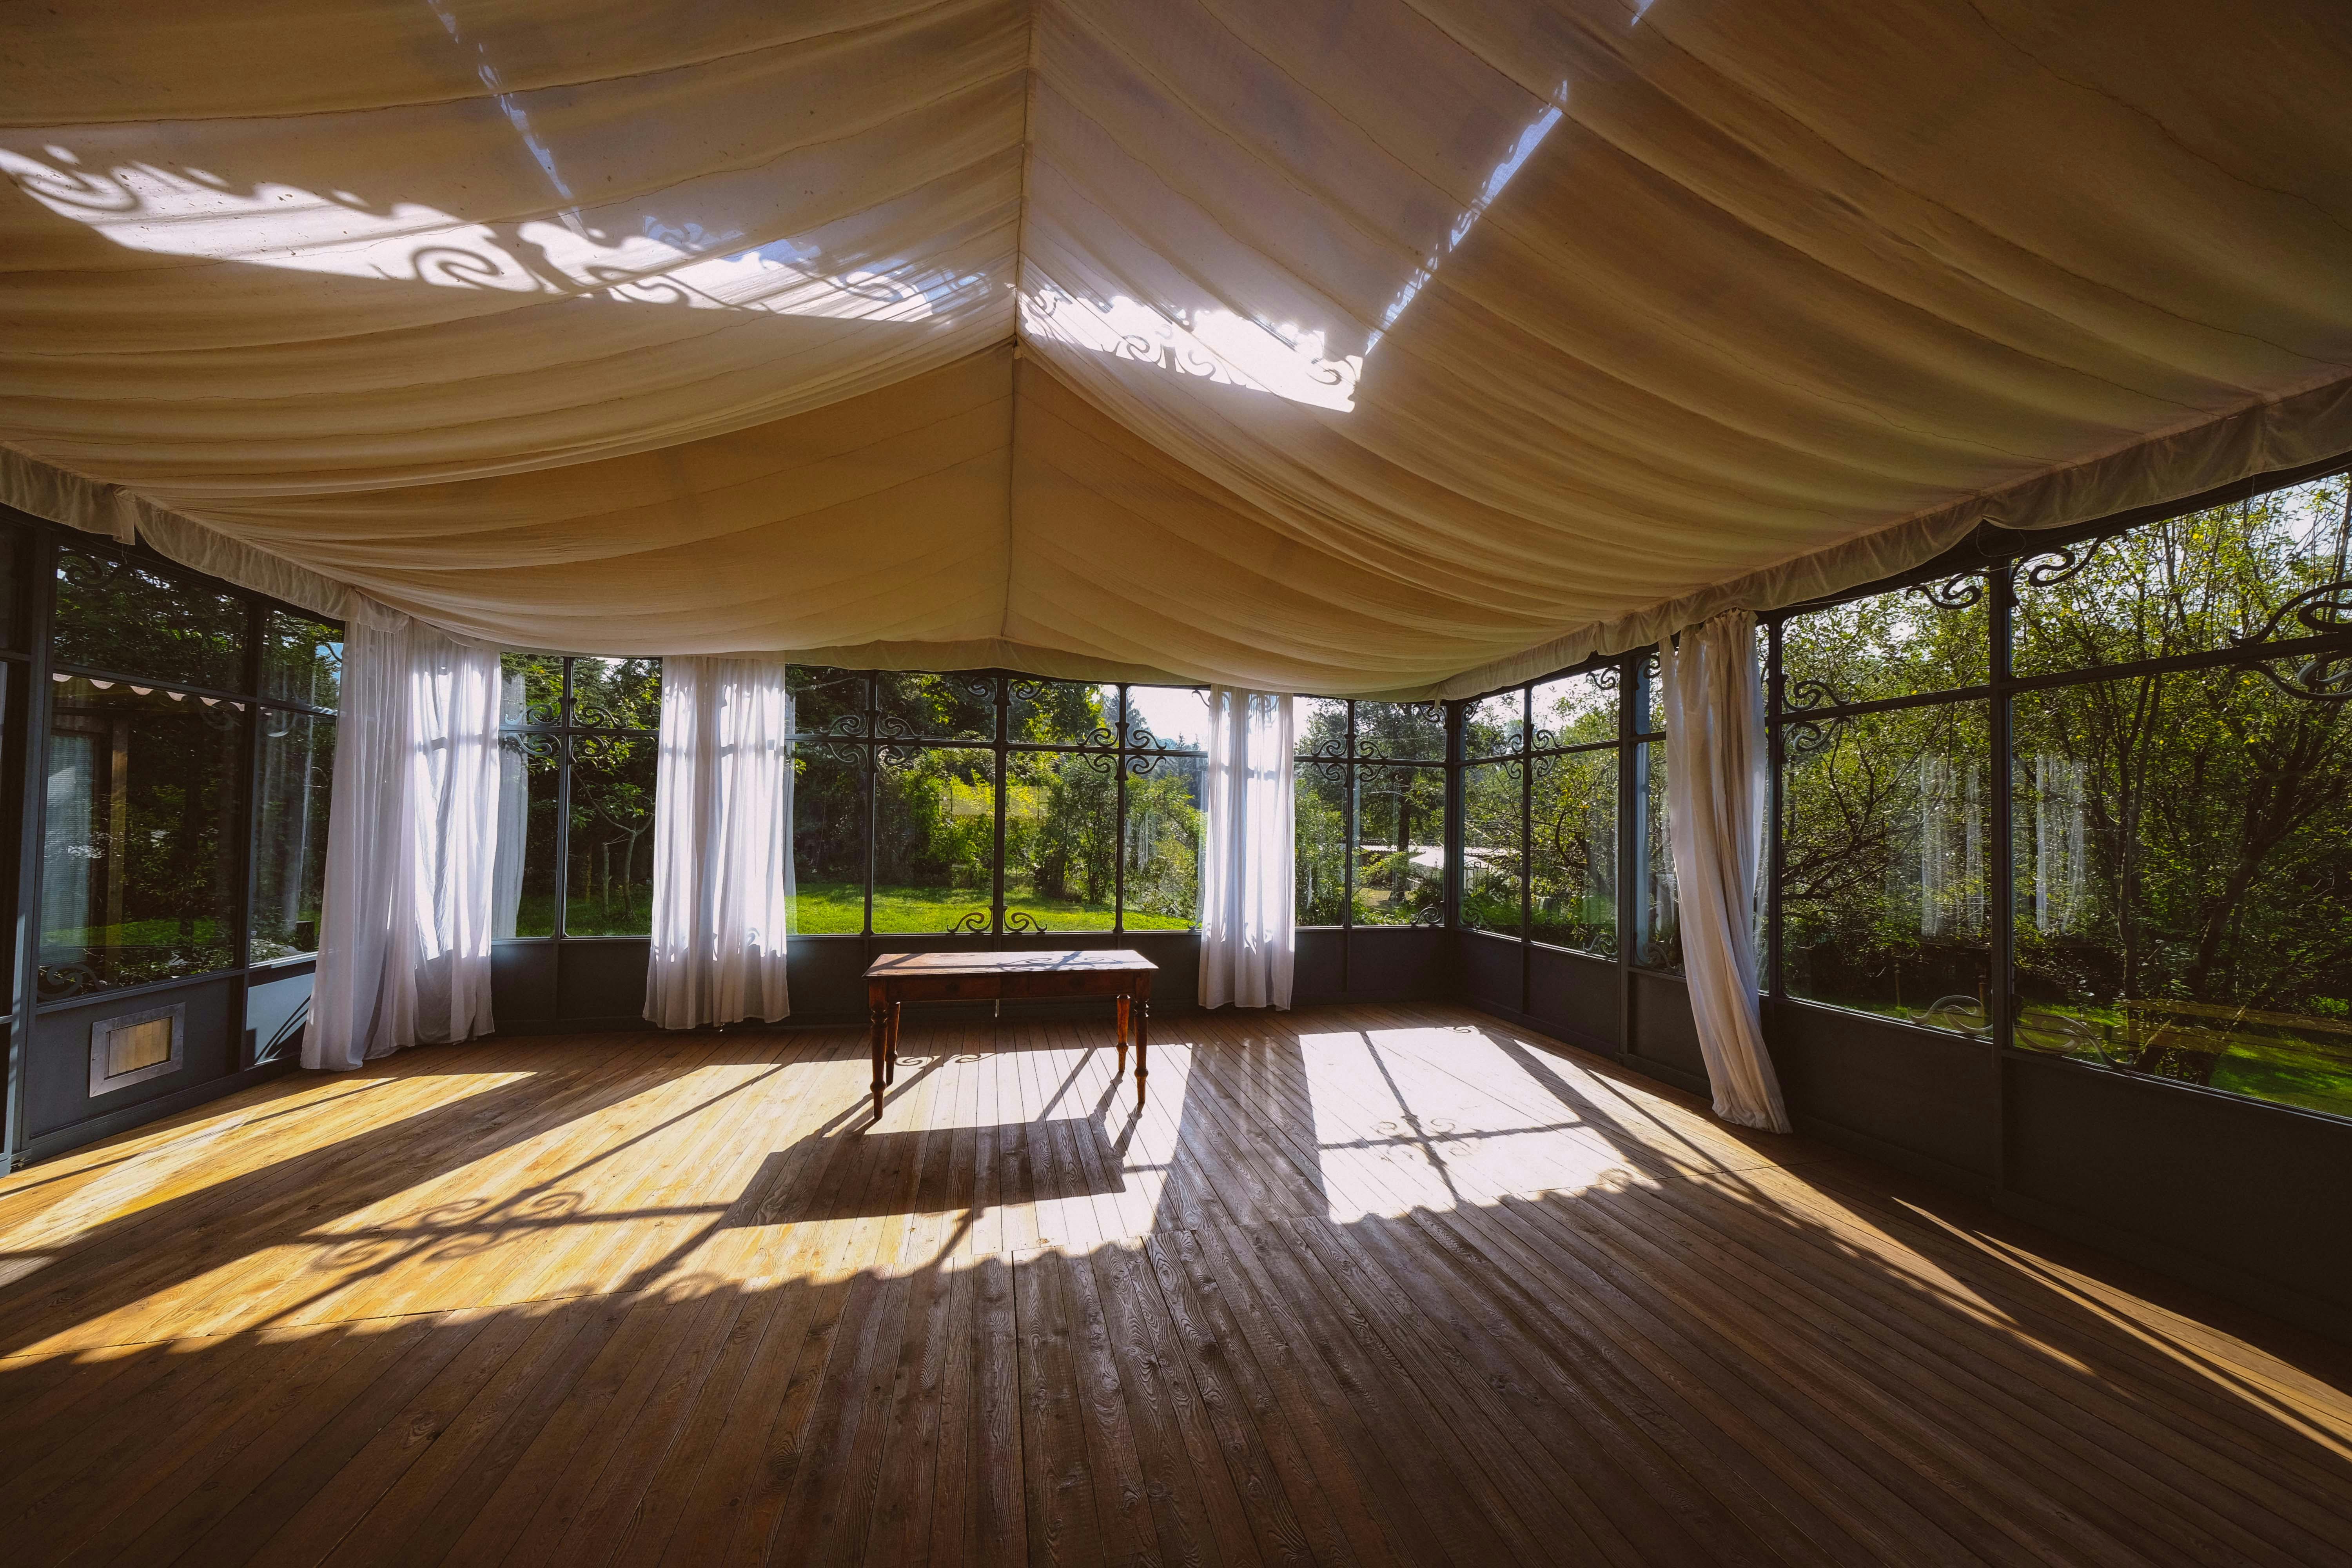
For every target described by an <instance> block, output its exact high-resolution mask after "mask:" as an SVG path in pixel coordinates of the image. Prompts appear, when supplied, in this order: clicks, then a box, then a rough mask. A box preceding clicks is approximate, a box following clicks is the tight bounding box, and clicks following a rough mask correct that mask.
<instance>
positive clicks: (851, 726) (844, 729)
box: [824, 713, 866, 739]
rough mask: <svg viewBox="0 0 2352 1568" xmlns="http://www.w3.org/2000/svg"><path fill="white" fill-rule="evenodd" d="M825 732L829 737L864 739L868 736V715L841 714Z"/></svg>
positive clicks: (827, 726)
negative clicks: (841, 736)
mask: <svg viewBox="0 0 2352 1568" xmlns="http://www.w3.org/2000/svg"><path fill="white" fill-rule="evenodd" d="M824 732H825V733H826V734H828V735H844V736H848V737H851V738H854V739H863V738H864V737H865V734H866V715H865V714H863V713H844V714H841V715H839V716H838V717H836V718H835V720H834V721H833V722H832V723H830V724H828V725H826V726H825V727H824Z"/></svg>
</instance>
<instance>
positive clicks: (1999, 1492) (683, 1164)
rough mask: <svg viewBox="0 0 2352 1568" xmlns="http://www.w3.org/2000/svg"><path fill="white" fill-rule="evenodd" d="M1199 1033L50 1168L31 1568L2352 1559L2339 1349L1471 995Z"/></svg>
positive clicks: (0, 1485) (438, 1079) (0, 1494)
mask: <svg viewBox="0 0 2352 1568" xmlns="http://www.w3.org/2000/svg"><path fill="white" fill-rule="evenodd" d="M1156 1032H1157V1033H1159V1034H1160V1040H1159V1041H1158V1042H1156V1043H1155V1045H1154V1047H1153V1052H1152V1075H1151V1101H1150V1106H1149V1107H1148V1108H1147V1109H1146V1110H1145V1111H1144V1112H1143V1114H1141V1115H1140V1116H1137V1115H1136V1114H1134V1111H1133V1094H1132V1082H1131V1080H1127V1081H1115V1080H1114V1078H1113V1074H1112V1064H1111V1053H1110V1051H1109V1050H1108V1048H1107V1038H1108V1036H1107V1032H1106V1031H1105V1030H1104V1029H1102V1028H1101V1027H1099V1026H1090V1025H1084V1024H1082V1023H1081V1022H1080V1020H1078V1019H1077V1018H1076V1017H1075V1016H1073V1017H1072V1018H1070V1019H1069V1020H1068V1021H1066V1022H1064V1023H1046V1024H1040V1023H1035V1022H1029V1023H1021V1024H1013V1023H1007V1024H1004V1025H1003V1026H997V1025H994V1024H992V1023H990V1022H989V1021H987V1020H984V1019H983V1020H979V1021H976V1022H970V1023H955V1024H952V1025H950V1026H936V1025H935V1026H929V1027H926V1026H922V1025H921V1024H920V1023H919V1021H912V1020H910V1023H909V1026H908V1034H907V1040H906V1046H905V1049H906V1050H907V1052H908V1058H909V1059H908V1065H907V1066H905V1067H902V1068H900V1070H899V1074H898V1088H897V1089H896V1091H895V1092H894V1094H893V1096H892V1098H891V1100H890V1102H889V1106H888V1109H887V1114H886V1115H885V1117H884V1119H883V1121H882V1122H881V1124H880V1125H879V1126H878V1128H877V1127H872V1126H869V1125H868V1123H867V1112H866V1078H867V1066H866V1053H865V1042H864V1040H863V1038H862V1037H861V1036H860V1035H858V1034H856V1033H854V1032H852V1031H848V1030H837V1031H791V1032H751V1033H744V1032H733V1033H729V1034H724V1035H693V1036H686V1037H657V1036H611V1035H599V1036H593V1037H578V1038H571V1039H557V1040H547V1039H540V1040H530V1041H511V1042H496V1041H493V1042H490V1043H487V1044H481V1045H475V1046H466V1047H430V1048H427V1049H424V1050H418V1051H414V1052H410V1053H408V1054H406V1055H404V1056H402V1057H399V1058H394V1059H393V1060H391V1061H390V1062H387V1063H382V1064H378V1065H376V1066H374V1067H373V1068H370V1069H369V1070H367V1071H365V1072H362V1073H357V1074H352V1075H349V1076H341V1077H331V1076H326V1075H317V1074H304V1075H298V1076H296V1077H293V1078H289V1079H280V1080H278V1081H277V1082H274V1083H272V1084H269V1085H267V1086H265V1087H263V1088H261V1089H255V1090H251V1091H248V1092H247V1093H244V1094H241V1095H239V1096H238V1097H236V1098H235V1099H233V1100H224V1101H221V1102H218V1103H217V1104H215V1105H213V1106H209V1107H206V1108H205V1110H202V1111H200V1112H197V1113H194V1114H191V1115H187V1116H184V1117H181V1118H179V1119H177V1120H175V1121H171V1122H168V1123H164V1124H162V1125H160V1126H157V1127H154V1128H152V1129H148V1130H145V1131H142V1132H140V1133H138V1134H136V1135H134V1136H131V1137H127V1138H121V1139H117V1140H115V1141H114V1142H110V1143H107V1144H102V1145H100V1146H97V1147H94V1148H92V1149H89V1150H86V1151H83V1152H79V1153H77V1154H73V1155H70V1156H68V1157H65V1158H62V1159H59V1160H57V1161H55V1162H53V1163H48V1164H46V1165H41V1166H37V1167H35V1168H33V1169H31V1170H29V1171H25V1172H20V1173H16V1175H14V1176H10V1177H7V1178H5V1180H0V1356H5V1360H0V1559H5V1561H6V1562H7V1563H10V1564H13V1565H21V1568H30V1565H31V1564H34V1563H54V1562H65V1561H68V1560H70V1561H75V1562H114V1561H123V1562H138V1563H166V1562H187V1563H235V1562H245V1561H248V1560H250V1561H258V1562H267V1563H314V1562H322V1561H332V1562H336V1563H401V1564H409V1563H438V1562H450V1563H494V1562H495V1563H505V1562H517V1563H555V1564H573V1563H657V1562H664V1563H692V1564H703V1563H721V1562H738V1561H740V1562H759V1561H774V1562H779V1563H852V1562H858V1561H864V1562H868V1563H923V1562H929V1563H964V1562H997V1561H1006V1562H1010V1561H1020V1560H1023V1559H1027V1560H1029V1561H1033V1562H1055V1563H1092V1562H1098V1561H1118V1562H1157V1563H1245V1562H1256V1561H1260V1560H1277V1561H1290V1562H1306V1561H1316V1562H1332V1563H1344V1562H1356V1563H1440V1562H1449V1561H1450V1562H1455V1563H1465V1564H1485V1563H1499V1562H1506V1561H1518V1562H1523V1563H1582V1562H1593V1563H1601V1562H1606V1563H1772V1562H1787V1563H1813V1562H1824V1563H1906V1564H1930V1563H1979V1562H1983V1563H2056V1564H2078V1563H2179V1564H2199V1565H2202V1564H2210V1563H2281V1564H2284V1563H2296V1564H2308V1563H2352V1518H2347V1510H2352V1400H2347V1396H2346V1394H2345V1392H2344V1391H2345V1389H2346V1387H2347V1382H2346V1378H2345V1366H2346V1359H2345V1357H2344V1356H2343V1354H2342V1353H2341V1352H2338V1351H2336V1349H2334V1348H2333V1347H2328V1346H2325V1345H2322V1344H2319V1343H2317V1342H2312V1341H2309V1340H2306V1339H2303V1338H2300V1337H2299V1336H2297V1335H2294V1334H2293V1333H2290V1332H2288V1331H2284V1330H2282V1329H2275V1328H2273V1327H2271V1326H2268V1325H2265V1324H2263V1323H2262V1322H2260V1321H2256V1320H2252V1319H2248V1318H2245V1317H2242V1316H2231V1315H2230V1314H2227V1313H2225V1312H2223V1311H2222V1310H2221V1309H2219V1308H2216V1307H2212V1306H2210V1305H2206V1306H2201V1307H2200V1306H2198V1305H2196V1304H2194V1302H2193V1301H2190V1300H2189V1299H2188V1298H2186V1297H2185V1296H2183V1295H2182V1294H2181V1293H2179V1292H2178V1291H2164V1290H2161V1289H2158V1287H2155V1286H2154V1285H2153V1284H2152V1283H2151V1282H2150V1281H2149V1280H2147V1279H2144V1278H2141V1277H2139V1276H2137V1275H2136V1274H2134V1273H2133V1272H2132V1271H2130V1270H2127V1269H2126V1268H2123V1267H2122V1266H2120V1265H2116V1264H2111V1263H2104V1262H2102V1261H2100V1260H2099V1259H2098V1258H2096V1257H2095V1256H2094V1255H2090V1254H2087V1253H2084V1252H2082V1251H2080V1250H2079V1249H2075V1248H2073V1247H2065V1246H2062V1245H2060V1244H2057V1243H2055V1242H2053V1241H2050V1240H2049V1239H2048V1238H2046V1237H2040V1236H2038V1235H2037V1234H2036V1233H2033V1232H2031V1231H2028V1230H2026V1229H2024V1228H2022V1227H2020V1226H2014V1225H2011V1224H2009V1223H2008V1222H2005V1221H1995V1220H1993V1219H1991V1218H1990V1217H1989V1216H1987V1215H1984V1214H1981V1213H1979V1212H1977V1211H1975V1210H1974V1209H1972V1208H1971V1206H1970V1205H1968V1204H1966V1203H1965V1202H1961V1201H1959V1200H1955V1199H1948V1198H1939V1197H1937V1196H1936V1195H1934V1194H1933V1193H1932V1192H1930V1191H1929V1190H1927V1189H1924V1188H1916V1187H1915V1186H1913V1185H1911V1184H1906V1182H1904V1181H1903V1180H1902V1179H1900V1178H1896V1177H1894V1176H1892V1175H1890V1174H1888V1173H1885V1172H1884V1171H1881V1170H1878V1169H1876V1168H1874V1167H1872V1166H1868V1165H1865V1164H1864V1163H1860V1162H1857V1161H1854V1160H1852V1159H1850V1158H1847V1157H1844V1156H1843V1155H1839V1154H1835V1153H1833V1152H1830V1151H1828V1150H1826V1149H1824V1148H1822V1147H1821V1146H1818V1145H1814V1144H1811V1143H1808V1142H1803V1141H1801V1140H1797V1139H1788V1138H1770V1137H1765V1136H1760V1135H1751V1134H1747V1133H1741V1132H1736V1131H1729V1130H1727V1129H1725V1128H1723V1127H1721V1126H1718V1125H1717V1124H1716V1123H1714V1122H1713V1121H1709V1120H1708V1119H1707V1117H1706V1115H1705V1114H1704V1110H1703V1108H1701V1107H1699V1106H1697V1105H1696V1103H1695V1102H1693V1101H1691V1100H1687V1099H1685V1098H1684V1097H1682V1096H1679V1095H1675V1094H1673V1093H1670V1092H1666V1091H1664V1090H1661V1089H1658V1088H1657V1087H1655V1086H1654V1085H1652V1084H1649V1083H1648V1082H1647V1081H1646V1080H1643V1079H1637V1078H1631V1077H1627V1076H1623V1075H1619V1074H1616V1073H1614V1072H1613V1071H1612V1070H1609V1069H1606V1068H1604V1066H1603V1065H1602V1064H1601V1063H1599V1062H1598V1061H1596V1060H1594V1059H1592V1058H1586V1057H1583V1056H1581V1055H1580V1054H1579V1053H1576V1052H1574V1051H1570V1050H1568V1049H1566V1048H1564V1047H1559V1046H1557V1045H1555V1044H1552V1043H1550V1042H1548V1041H1546V1040H1544V1039H1542V1038H1540V1037H1535V1036H1531V1035H1528V1034H1525V1033H1521V1032H1515V1031H1513V1030H1511V1029H1509V1028H1507V1027H1505V1026H1501V1025H1499V1024H1496V1023H1495V1022H1494V1021H1493V1020H1491V1019H1486V1018H1483V1017H1481V1016H1477V1015H1474V1014H1471V1013H1468V1012H1466V1011H1463V1010H1460V1009H1436V1008H1430V1009H1416V1010H1403V1009H1379V1008H1351V1009H1346V1010H1336V1009H1334V1010H1318V1011H1306V1012H1301V1013H1297V1014H1294V1015H1288V1016H1276V1017H1271V1018H1269V1017H1263V1016H1245V1017H1240V1018H1234V1017H1213V1018H1212V1017H1196V1018H1190V1019H1186V1018H1175V1019H1170V1020H1166V1021H1164V1022H1163V1023H1162V1024H1161V1026H1160V1028H1159V1029H1158V1030H1157V1031H1156ZM2282 1201H2286V1200H2285V1199H2284V1197H2283V1199H2282ZM2135 1292H2137V1293H2135ZM2152 1296H2161V1297H2162V1298H2163V1299H2164V1300H2166V1301H2167V1302H2168V1305H2167V1306H2159V1305H2157V1304H2154V1302H2153V1301H2151V1300H2150V1299H2149V1298H2150V1297H2152ZM2224 1325H2227V1326H2226V1327H2225V1326H2224ZM2257 1342H2260V1343H2259V1344H2258V1343H2257Z"/></svg>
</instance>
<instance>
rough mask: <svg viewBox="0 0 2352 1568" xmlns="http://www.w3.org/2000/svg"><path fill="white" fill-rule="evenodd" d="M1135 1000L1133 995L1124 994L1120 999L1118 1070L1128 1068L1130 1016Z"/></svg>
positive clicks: (1122, 1070)
mask: <svg viewBox="0 0 2352 1568" xmlns="http://www.w3.org/2000/svg"><path fill="white" fill-rule="evenodd" d="M1134 1000H1135V999H1134V998H1133V997H1131V996H1122V997H1120V998H1119V999H1118V1070H1119V1071H1121V1072H1125V1071H1126V1070H1127V1032H1128V1028H1129V1024H1128V1019H1129V1016H1130V1009H1131V1008H1132V1007H1133V1005H1134Z"/></svg>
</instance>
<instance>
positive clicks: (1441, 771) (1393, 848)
mask: <svg viewBox="0 0 2352 1568" xmlns="http://www.w3.org/2000/svg"><path fill="white" fill-rule="evenodd" d="M1291 712H1292V727H1293V746H1294V751H1293V754H1292V762H1291V788H1292V798H1293V800H1294V801H1295V803H1296V810H1297V825H1296V826H1297V837H1296V843H1297V879H1298V885H1297V916H1296V918H1297V923H1298V924H1300V925H1302V926H1383V925H1390V926H1392V925H1439V924H1443V923H1444V919H1445V865H1446V858H1445V857H1446V847H1445V846H1446V832H1445V772H1446V770H1445V766H1444V763H1445V710H1444V706H1443V705H1442V704H1439V703H1434V702H1427V703H1420V702H1412V703H1408V702H1349V701H1343V700H1338V699H1335V698H1328V697H1299V698H1294V699H1293V700H1292V706H1291Z"/></svg>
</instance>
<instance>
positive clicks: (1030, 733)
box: [1004, 679, 1118, 746]
mask: <svg viewBox="0 0 2352 1568" xmlns="http://www.w3.org/2000/svg"><path fill="white" fill-rule="evenodd" d="M1005 695H1006V698H1007V702H1008V705H1007V707H1006V709H1005V715H1004V722H1005V738H1006V739H1007V740H1011V741H1036V742H1043V743H1045V744H1046V745H1054V746H1115V745H1117V744H1118V731H1117V730H1115V729H1114V728H1112V726H1113V724H1114V723H1115V722H1116V721H1118V687H1116V686H1088V685H1085V684H1082V683H1080V682H1077V681H1070V680H1022V679H1015V680H1014V681H1013V682H1012V683H1011V688H1010V689H1009V690H1008V691H1007V692H1006V694H1005Z"/></svg>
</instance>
